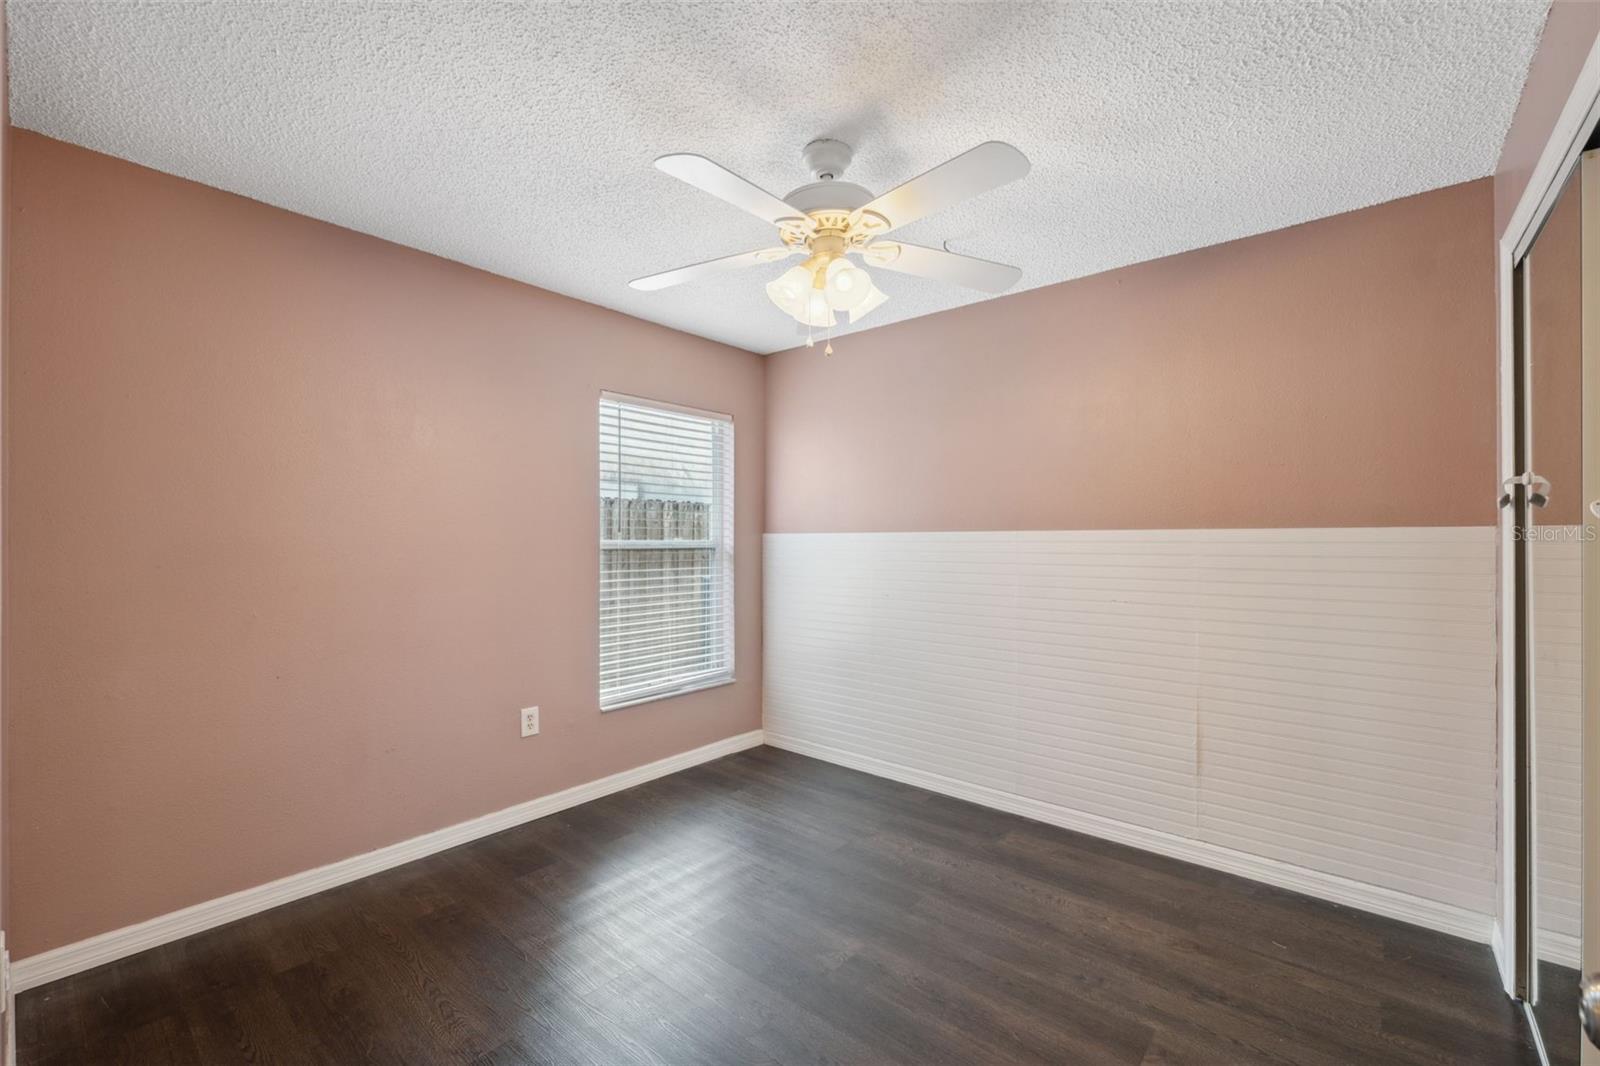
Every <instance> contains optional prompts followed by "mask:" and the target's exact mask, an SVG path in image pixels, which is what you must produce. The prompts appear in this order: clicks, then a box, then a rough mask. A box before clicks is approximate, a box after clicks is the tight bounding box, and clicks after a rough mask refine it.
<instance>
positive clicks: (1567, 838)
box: [1528, 526, 1583, 969]
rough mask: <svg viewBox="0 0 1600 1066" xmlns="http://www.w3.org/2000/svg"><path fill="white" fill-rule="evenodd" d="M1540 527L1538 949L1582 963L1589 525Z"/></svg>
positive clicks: (1536, 604)
mask: <svg viewBox="0 0 1600 1066" xmlns="http://www.w3.org/2000/svg"><path fill="white" fill-rule="evenodd" d="M1539 533H1540V534H1541V535H1540V536H1539V537H1538V538H1536V539H1534V540H1533V541H1532V542H1531V543H1530V545H1529V551H1528V560H1529V569H1530V570H1531V571H1532V574H1533V581H1532V582H1531V585H1532V589H1531V595H1532V598H1531V600H1530V607H1531V608H1532V617H1533V758H1534V774H1533V780H1534V798H1533V805H1534V861H1535V863H1536V864H1537V865H1536V869H1537V886H1538V897H1537V900H1536V903H1535V911H1536V915H1537V921H1538V926H1539V936H1538V952H1539V957H1540V958H1541V959H1544V960H1546V961H1548V962H1558V963H1560V964H1561V965H1563V966H1571V967H1573V968H1574V969H1576V968H1577V967H1578V966H1579V965H1580V963H1581V960H1580V958H1579V945H1580V943H1581V940H1580V937H1581V934H1582V926H1583V890H1582V885H1583V836H1582V828H1583V750H1582V746H1581V745H1582V743H1583V727H1582V722H1583V714H1582V711H1583V669H1582V667H1583V627H1582V618H1583V614H1582V610H1583V607H1582V599H1583V595H1582V589H1581V587H1580V584H1579V582H1580V580H1581V578H1582V574H1583V570H1582V566H1581V563H1580V561H1579V556H1580V554H1581V549H1582V547H1583V541H1582V533H1583V527H1582V526H1541V527H1539Z"/></svg>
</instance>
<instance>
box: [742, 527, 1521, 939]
mask: <svg viewBox="0 0 1600 1066" xmlns="http://www.w3.org/2000/svg"><path fill="white" fill-rule="evenodd" d="M1495 544H1496V541H1495V532H1494V530H1493V529H1492V528H1490V527H1487V526H1485V527H1437V528H1358V529H1257V530H1137V531H1092V532H1082V531H1044V532H974V533H967V532H960V533H941V532H935V533H772V534H767V536H766V537H765V542H764V551H765V570H766V587H765V627H766V628H765V636H764V642H765V675H766V691H765V714H766V720H765V723H764V724H765V729H766V735H767V742H768V743H769V744H773V745H775V746H778V747H786V748H791V749H793V750H796V751H800V752H803V753H806V754H811V755H816V756H818V757H821V758H825V759H831V760H833V761H836V762H841V763H845V764H847V765H852V766H856V767H858V768H860V769H864V770H868V771H870V772H874V773H879V774H882V775H885V776H890V777H897V778H900V779H902V780H906V781H909V782H912V783H914V784H919V785H923V786H924V787H928V788H932V789H935V790H938V791H943V792H947V793H949V794H952V795H959V796H962V797H963V798H966V799H971V800H974V801H976V802H980V803H987V804H989V805H991V806H997V807H1001V808H1004V809H1007V810H1012V811H1015V812H1017V813H1022V814H1026V815H1029V816H1031V817H1035V818H1039V819H1041V820H1044V821H1051V822H1055V823H1057V824H1061V825H1065V826H1068V827H1069V828H1074V829H1080V830H1083V831H1085V832H1090V833H1094V834H1096V835H1100V836H1106V837H1110V838H1113V839H1118V840H1122V841H1124V842H1127V843H1132V844H1135V845H1137V846H1141V847H1146V848H1149V849H1151V850H1154V851H1161V852H1165V853H1167V854H1172V855H1176V856H1178V857H1180V858H1184V859H1188V860H1190V861H1195V862H1200V863H1204V864H1207V865H1211V866H1216V867H1219V868H1223V869H1228V870H1231V871H1233V872H1236V873H1243V874H1245V875H1247V876H1253V877H1257V878H1259V879H1261V880H1264V881H1269V882H1272V883H1275V884H1280V885H1284V886H1287V887H1292V888H1295V889H1297V890H1300V891H1304V892H1309V893H1312V894H1315V895H1321V896H1324V897H1326V898H1330V899H1335V900H1337V901H1339V902H1343V903H1348V904H1352V905H1355V906H1361V907H1365V908H1367V909H1370V910H1374V911H1378V912H1381V913H1385V914H1390V915H1393V916H1395V917H1400V918H1403V919H1405V920H1407V921H1413V922H1417V923H1419V924H1423V925H1429V926H1432V927H1434V928H1439V929H1444V930H1446V931H1448V932H1452V933H1457V934H1460V935H1465V936H1471V937H1474V938H1476V939H1480V940H1484V941H1487V940H1488V938H1489V932H1490V928H1491V923H1492V918H1491V916H1492V915H1493V913H1494V905H1495V899H1494V893H1495V823H1494V816H1495V687H1494V686H1495V663H1496V654H1497V653H1496V644H1495V629H1494V626H1495V615H1494V611H1495V571H1494V565H1495V563H1494V551H1495Z"/></svg>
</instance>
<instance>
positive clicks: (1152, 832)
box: [766, 732, 1494, 943]
mask: <svg viewBox="0 0 1600 1066" xmlns="http://www.w3.org/2000/svg"><path fill="white" fill-rule="evenodd" d="M766 743H767V744H769V745H771V746H772V747H774V748H782V749H784V750H785V751H792V752H795V753H796V754H798V755H809V756H811V757H812V758H815V759H821V760H823V761H824V762H831V763H836V764H838V765H840V766H847V767H849V768H851V769H852V770H861V771H863V772H865V773H869V774H874V775H876V776H878V777H887V778H889V779H890V780H893V781H899V782H902V783H903V784H907V785H915V786H917V787H918V788H925V789H927V790H928V791H929V792H938V793H940V794H942V795H945V796H952V797H954V798H956V799H962V800H967V801H968V802H971V803H977V804H980V805H982V806H984V807H993V808H994V809H996V810H1001V811H1006V812H1008V813H1010V814H1019V815H1021V816H1022V817H1024V818H1032V819H1033V820H1034V821H1038V822H1045V823H1047V824H1049V825H1056V826H1060V827H1061V828H1063V829H1071V830H1074V831H1076V832H1079V833H1086V834H1088V835H1089V836H1095V837H1100V838H1102V839H1104V840H1112V841H1115V842H1117V843H1119V844H1127V845H1129V846H1131V847H1135V848H1141V849H1143V850H1145V851H1152V852H1155V853H1156V854H1157V855H1166V856H1168V857H1170V858H1174V859H1182V860H1183V861H1185V862H1192V863H1194V864H1195V865H1197V866H1206V867H1209V868H1211V869H1213V870H1221V871H1223V872H1224V873H1230V874H1237V875H1239V876H1240V877H1248V878H1250V879H1251V880H1253V881H1261V882H1264V883H1265V884H1269V885H1275V886H1277V887H1279V888H1287V889H1290V890H1292V891H1295V892H1303V893H1304V894H1306V895H1308V896H1315V897H1317V898H1318V899H1325V900H1328V901H1330V902H1332V903H1341V904H1344V905H1345V906H1347V907H1355V908H1357V909H1359V910H1364V911H1370V912H1371V913H1373V914H1380V915H1383V916H1384V917H1386V918H1398V919H1399V920H1400V921H1402V922H1410V923H1411V924H1412V925H1420V926H1423V927H1425V928H1428V929H1435V930H1438V931H1439V932H1442V933H1450V934H1452V935H1454V936H1460V937H1466V938H1467V939H1469V940H1476V941H1478V942H1479V943H1488V942H1489V940H1490V937H1491V934H1492V930H1493V926H1494V920H1493V918H1492V917H1491V916H1489V915H1487V914H1478V913H1475V912H1473V911H1469V910H1465V909H1463V908H1461V907H1455V906H1452V905H1450V904H1448V903H1439V902H1437V901H1435V900H1429V899H1423V898H1421V897H1419V896H1413V895H1410V894H1409V893H1405V892H1397V891H1395V890H1394V889H1392V888H1384V887H1382V886H1379V885H1369V884H1367V883H1365V882H1362V881H1354V880H1351V879H1350V878H1347V877H1339V876H1338V875H1336V874H1328V873H1322V872H1320V871H1317V870H1308V869H1306V868H1305V867H1301V866H1294V865H1292V864H1290V863H1286V862H1279V861H1278V860H1276V859H1268V858H1263V857H1261V856H1259V855H1250V854H1247V853H1245V852H1242V851H1234V850H1233V849H1231V848H1225V847H1221V846H1220V845H1217V844H1208V843H1206V842H1205V841H1201V840H1191V839H1189V838H1187V837H1181V836H1176V835H1174V834H1172V833H1164V832H1162V831H1160V830H1158V829H1147V828H1145V827H1143V826H1138V825H1130V824H1129V823H1127V822H1118V821H1115V820H1113V819H1110V818H1103V817H1101V816H1099V815H1096V814H1086V813H1084V812H1082V811H1075V810H1071V809H1070V808H1067V807H1061V806H1058V805H1056V804H1054V803H1045V802H1043V801H1040V800H1034V799H1029V798H1027V797H1025V796H1018V795H1014V794H1012V793H1009V792H1001V791H999V790H997V789H992V788H987V787H985V786H983V785H972V784H968V783H966V782H964V781H958V780H956V779H955V778H952V777H945V776H943V775H942V774H934V773H929V772H927V771H923V770H913V769H910V768H908V767H904V766H898V765H896V764H894V763H888V762H884V761H883V760H881V759H874V758H872V757H870V756H866V755H857V754H855V753H853V752H847V751H841V750H839V749H837V748H831V747H827V746H824V745H821V744H814V743H811V742H810V741H804V740H794V739H790V738H787V737H781V736H775V735H773V734H772V733H770V732H769V733H767V735H766Z"/></svg>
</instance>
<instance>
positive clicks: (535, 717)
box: [522, 707, 539, 737]
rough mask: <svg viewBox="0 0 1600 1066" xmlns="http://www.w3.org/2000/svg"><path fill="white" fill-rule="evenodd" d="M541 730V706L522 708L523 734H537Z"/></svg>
mask: <svg viewBox="0 0 1600 1066" xmlns="http://www.w3.org/2000/svg"><path fill="white" fill-rule="evenodd" d="M538 732H539V708H537V707H524V708H522V735H523V736H525V737H531V736H536V735H537V734H538Z"/></svg>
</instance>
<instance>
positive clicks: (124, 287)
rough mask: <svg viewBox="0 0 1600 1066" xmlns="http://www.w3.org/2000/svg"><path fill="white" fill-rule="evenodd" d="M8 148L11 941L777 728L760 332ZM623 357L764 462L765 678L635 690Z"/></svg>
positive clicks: (750, 616) (743, 595) (54, 937)
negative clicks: (14, 264)
mask: <svg viewBox="0 0 1600 1066" xmlns="http://www.w3.org/2000/svg"><path fill="white" fill-rule="evenodd" d="M11 148H12V164H13V168H14V169H13V179H14V189H13V204H12V211H11V215H10V219H11V222H12V232H11V237H12V239H13V240H14V242H15V255H16V258H17V260H18V261H20V262H25V263H26V264H27V269H26V270H24V271H20V272H18V273H17V275H16V276H15V278H14V282H15V284H14V289H13V292H12V304H11V306H12V321H11V328H12V333H11V336H12V347H11V349H10V353H9V355H10V396H9V404H10V410H11V412H12V415H11V421H10V425H9V427H8V429H9V432H10V461H11V478H10V482H9V485H8V496H7V499H6V503H5V506H6V515H7V518H8V520H9V522H10V529H9V540H10V544H9V548H10V556H9V559H8V561H7V568H8V576H9V578H10V594H9V600H8V601H7V603H6V612H7V614H6V627H7V639H8V641H9V656H10V673H9V676H8V678H7V683H6V687H5V692H4V698H5V703H6V709H7V713H8V715H9V717H10V744H11V750H10V752H9V755H10V764H11V774H12V780H11V782H10V784H11V794H12V798H13V802H12V806H11V811H10V815H11V829H12V851H13V855H14V858H15V865H14V867H13V870H14V871H15V875H14V876H13V878H12V893H13V894H12V899H11V901H10V902H11V906H12V916H13V923H14V924H13V927H12V929H11V934H12V936H13V946H14V954H16V955H18V956H27V955H30V954H33V953H35V952H39V951H43V950H46V949H48V948H52V947H55V946H57V945H60V944H63V943H67V942H69V941H73V940H76V939H79V938H82V937H86V936H89V935H91V934H95V933H100V932H104V931H106V930H108V929H113V928H116V927H119V926H122V925H125V924H128V923H130V922H135V921H139V920H141V919H145V918H149V917H152V916H154V915H158V914H162V913H165V912H168V911H171V910H173V909H175V908H179V907H183V906H185V905H188V904H193V903H196V902H199V901H201V900H206V899H210V898H212V897H215V896H218V895H222V894H224V893H228V892H232V891H235V890H237V889H241V888H245V887H248V886H252V885H256V884H260V883H262V882H265V881H268V880H271V879H273V878H277V877H282V876H284V875H286V874H291V873H294V872H297V871H300V870H304V869H307V868H310V867H314V866H317V865H320V864H323V863H327V862H329V861H332V860H336V859H341V858H345V857H347V856H350V855H353V854H356V853H359V852H363V851H367V850H370V849H372V848H375V847H379V846H381V845H385V844H389V843H393V842H395V841H398V840H401V839H404V838H406V837H410V836H413V835H416V834H418V833H421V832H424V831H427V830H431V829H436V828H439V827H441V826H445V825H448V824H451V823H454V822H457V821H460V820H463V819H466V818H470V817H473V816H475V815H479V814H483V813H485V812H488V811H492V810H496V809H499V808H503V807H506V806H509V805H511V804H514V803H517V802H520V801H523V800H528V799H531V798H533V797H536V796H540V795H544V794H547V793H550V792H554V791H557V790H559V789H562V788H566V787H568V786H571V785H575V784H578V783H581V782H585V781H589V780H592V779H594V778H597V777H600V776H603V775H605V774H609V773H613V772H615V771H619V770H623V769H627V768H630V767H633V766H637V765H640V764H642V763H645V762H649V761H651V760H653V759H657V758H661V757H663V756H666V755H670V754H673V753H676V752H680V751H685V750H688V749H690V748H693V747H696V746H699V745H702V744H706V743H708V742H711V741H714V740H718V739H721V738H724V737H728V736H731V735H733V734H737V733H740V732H744V731H746V730H751V729H755V728H757V727H758V726H759V725H760V691H761V673H760V670H761V648H760V611H761V600H760V574H761V560H760V551H761V540H760V527H761V519H762V513H763V499H762V469H763V466H764V456H763V451H762V449H763V424H762V422H763V375H764V366H763V362H762V360H761V358H760V357H758V356H754V355H751V354H748V353H745V352H740V351H737V350H734V349H731V348H727V347H723V346H721V345H717V344H713V343H711V342H709V341H704V340H699V339H697V338H694V337H690V336H687V335H685V334H681V333H676V332H673V331H671V330H667V329H664V328H661V327H658V326H654V325H649V324H646V323H643V322H640V321H637V320H634V319H630V318H627V317H625V316H622V315H619V314H614V313H612V312H609V311H604V310H601V309H599V308H596V307H593V306H590V305H587V304H583V303H579V302H576V301H574V300H569V299H566V298H563V297H560V296H556V295H553V294H551V293H548V292H543V291H541V290H538V289H533V288H530V287H528V286H525V285H520V284H517V283H514V282H511V281H507V280H504V279H502V278H498V277H494V276H491V275H488V274H484V273H480V272H478V271H475V270H471V269H469V268H467V267H464V266H460V265H458V264H455V263H451V262H447V261H445V260H442V259H436V258H433V257H431V256H428V255H424V254H421V253H419V252H415V251H410V250H407V249H404V248H400V247H397V246H395V245H392V244H387V243H385V242H383V241H379V240H375V239H372V238H369V237H364V236H360V235H358V234H355V233H351V232H349V231H346V230H342V229H338V228H335V227H333V226H329V225H326V224H323V223H321V222H316V221H313V220H311V219H307V218H303V217H300V216H297V215H293V214H290V213H287V212H284V211H279V210H276V209H274V208H271V207H267V206H264V205H262V204H259V203H255V202H252V201H249V200H245V199H241V198H239V197H237V196H232V195H229V194H227V193H223V192H218V191H216V190H213V189H209V188H205V187H203V186H200V185H196V184H193V183H190V182H187V181H182V180H179V179H177V178H173V177H170V176H166V175H163V174H159V173H156V172H154V171H150V170H145V169H142V168H140V167H137V166H133V165H131V164H129V163H125V162H121V161H118V160H115V159H111V158H109V157H106V156H102V155H97V154H95V153H92V152H89V151H85V150H83V149H80V148H76V147H71V146H68V145H65V144H62V143H59V142H55V141H51V140H48V139H45V138H42V137H39V136H36V135H33V134H29V133H25V132H21V131H17V132H14V133H13V134H12V139H11ZM601 389H616V390H619V391H623V392H627V393H632V394H636V395H641V396H650V397H657V398H661V399H665V400H671V401H678V402H681V403H686V404H692V405H695V406H700V407H706V408H713V409H716V410H719V411H725V412H730V413H732V414H733V416H734V418H735V424H736V435H737V444H736V447H737V459H736V463H737V471H738V478H739V481H738V485H737V488H736V493H737V506H738V514H737V522H738V530H739V532H738V539H737V552H738V571H737V581H738V601H737V604H738V611H739V630H738V647H737V655H738V663H739V666H738V672H739V681H738V683H737V684H735V685H732V686H728V687H724V688H720V689H714V690H709V691H706V692H702V693H697V694H694V695H690V696H684V697H680V698H677V699H673V700H668V701H664V702H658V703H654V704H647V705H644V706H640V707H635V708H631V709H627V710H623V711H617V712H613V713H611V714H606V715H601V714H600V713H599V712H598V710H597V708H596V692H595V689H596V678H595V674H596V655H597V650H596V643H597V638H596V626H597V620H596V610H597V608H596V599H597V598H596V593H595V581H596V575H595V565H596V563H595V560H596V558H597V546H596V537H597V531H596V504H595V477H596V469H597V467H596V464H597V458H596V447H597V444H596V439H595V432H596V431H595V425H596V423H595V418H596V414H595V404H596V401H597V398H598V394H599V392H600V390H601ZM535 703H537V704H539V705H540V706H541V707H542V709H543V735H542V736H540V737H538V738H536V739H529V740H523V739H520V737H519V736H518V732H517V709H518V708H520V707H521V706H523V705H525V704H535Z"/></svg>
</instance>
